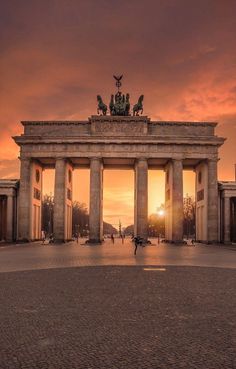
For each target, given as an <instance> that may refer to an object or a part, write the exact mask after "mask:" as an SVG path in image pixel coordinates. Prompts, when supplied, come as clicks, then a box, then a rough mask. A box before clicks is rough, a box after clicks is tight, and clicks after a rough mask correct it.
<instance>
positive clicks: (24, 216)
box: [18, 158, 31, 241]
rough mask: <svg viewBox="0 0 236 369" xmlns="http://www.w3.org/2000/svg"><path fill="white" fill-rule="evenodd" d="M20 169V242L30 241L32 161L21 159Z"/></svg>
mask: <svg viewBox="0 0 236 369" xmlns="http://www.w3.org/2000/svg"><path fill="white" fill-rule="evenodd" d="M20 160H21V168H20V192H19V208H18V240H19V241H29V240H30V208H31V203H30V196H31V181H30V169H31V161H30V159H28V158H27V159H25V158H21V159H20Z"/></svg>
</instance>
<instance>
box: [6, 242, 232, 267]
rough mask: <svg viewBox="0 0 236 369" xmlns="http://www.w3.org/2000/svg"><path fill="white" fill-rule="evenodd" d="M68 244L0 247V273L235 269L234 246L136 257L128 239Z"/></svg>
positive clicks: (146, 251) (165, 248)
mask: <svg viewBox="0 0 236 369" xmlns="http://www.w3.org/2000/svg"><path fill="white" fill-rule="evenodd" d="M84 242H85V240H80V242H79V244H77V243H76V242H70V243H67V244H62V245H41V244H40V243H32V244H25V245H14V246H5V247H1V248H0V272H10V271H20V270H35V269H49V268H64V267H75V266H96V265H186V266H206V267H211V266H215V267H223V268H236V247H234V246H231V247H225V246H222V245H221V246H217V245H211V246H210V245H208V246H206V245H200V244H197V245H196V246H195V247H193V246H186V245H185V246H174V245H165V244H159V245H158V243H157V240H156V239H153V240H152V243H153V245H151V246H147V247H145V248H142V247H141V248H140V247H139V249H138V251H137V255H136V257H135V256H134V255H133V250H134V246H133V244H132V242H131V240H130V239H126V240H125V243H124V244H122V242H121V240H120V239H116V240H115V244H114V245H113V244H112V243H111V241H110V240H106V242H105V243H104V244H103V245H97V246H85V244H84Z"/></svg>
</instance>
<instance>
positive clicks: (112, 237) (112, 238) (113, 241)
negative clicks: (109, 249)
mask: <svg viewBox="0 0 236 369" xmlns="http://www.w3.org/2000/svg"><path fill="white" fill-rule="evenodd" d="M111 241H112V243H113V244H114V243H115V239H114V236H113V233H112V234H111Z"/></svg>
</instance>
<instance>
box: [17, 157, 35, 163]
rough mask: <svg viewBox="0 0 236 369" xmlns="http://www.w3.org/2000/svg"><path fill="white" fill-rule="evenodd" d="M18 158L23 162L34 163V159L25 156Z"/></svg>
mask: <svg viewBox="0 0 236 369" xmlns="http://www.w3.org/2000/svg"><path fill="white" fill-rule="evenodd" d="M18 158H19V160H20V161H21V162H30V161H32V158H28V157H25V156H19V157H18Z"/></svg>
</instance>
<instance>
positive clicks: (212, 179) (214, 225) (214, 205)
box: [208, 159, 218, 243]
mask: <svg viewBox="0 0 236 369" xmlns="http://www.w3.org/2000/svg"><path fill="white" fill-rule="evenodd" d="M217 161H218V160H217V159H210V160H208V242H210V243H214V242H218V183H217Z"/></svg>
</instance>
